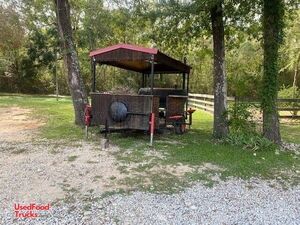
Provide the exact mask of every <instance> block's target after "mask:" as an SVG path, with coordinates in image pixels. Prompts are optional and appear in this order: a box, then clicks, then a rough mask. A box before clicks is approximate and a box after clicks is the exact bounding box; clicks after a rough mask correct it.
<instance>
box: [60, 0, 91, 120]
mask: <svg viewBox="0 0 300 225" xmlns="http://www.w3.org/2000/svg"><path fill="white" fill-rule="evenodd" d="M54 3H55V6H56V9H57V12H56V16H57V22H58V28H59V34H60V38H61V41H62V52H63V56H64V63H65V67H66V68H67V71H68V84H69V88H70V93H71V96H72V100H73V106H74V111H75V124H78V125H83V124H84V107H85V105H86V104H88V98H87V93H86V90H85V86H84V83H83V79H82V77H81V74H80V68H79V61H78V56H77V52H76V49H75V45H74V41H73V38H72V26H71V20H70V5H69V2H68V0H54Z"/></svg>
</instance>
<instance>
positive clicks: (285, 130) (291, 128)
mask: <svg viewBox="0 0 300 225" xmlns="http://www.w3.org/2000/svg"><path fill="white" fill-rule="evenodd" d="M281 136H282V139H283V140H284V141H287V142H292V143H297V144H300V123H299V120H298V122H297V123H295V124H288V125H287V124H282V125H281Z"/></svg>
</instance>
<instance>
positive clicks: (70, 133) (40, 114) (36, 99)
mask: <svg viewBox="0 0 300 225" xmlns="http://www.w3.org/2000/svg"><path fill="white" fill-rule="evenodd" d="M11 106H19V107H23V108H28V109H32V112H33V113H32V115H31V116H33V117H35V118H38V119H40V120H42V121H44V122H46V124H45V126H43V127H42V128H41V129H40V131H41V135H42V137H44V138H48V139H77V138H81V137H83V131H82V129H81V128H80V127H78V126H76V125H75V124H74V114H73V105H72V101H71V99H70V98H60V99H59V101H57V100H56V98H54V97H53V98H52V97H47V96H34V95H1V94H0V107H11Z"/></svg>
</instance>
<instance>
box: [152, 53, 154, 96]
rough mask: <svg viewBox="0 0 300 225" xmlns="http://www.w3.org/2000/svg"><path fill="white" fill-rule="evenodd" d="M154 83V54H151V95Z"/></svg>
mask: <svg viewBox="0 0 300 225" xmlns="http://www.w3.org/2000/svg"><path fill="white" fill-rule="evenodd" d="M153 85H154V55H152V56H151V95H153Z"/></svg>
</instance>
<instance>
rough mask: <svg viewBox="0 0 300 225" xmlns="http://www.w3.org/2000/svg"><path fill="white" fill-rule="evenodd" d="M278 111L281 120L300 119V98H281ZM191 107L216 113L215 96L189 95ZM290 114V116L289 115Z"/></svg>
mask: <svg viewBox="0 0 300 225" xmlns="http://www.w3.org/2000/svg"><path fill="white" fill-rule="evenodd" d="M227 101H229V102H236V103H248V104H260V102H259V101H258V100H257V99H250V98H235V97H227ZM277 104H278V108H277V109H278V111H279V115H280V117H281V118H300V115H298V112H300V99H299V98H295V99H293V98H279V99H277ZM189 106H190V107H194V108H198V109H202V110H204V111H208V112H210V113H213V112H214V96H213V95H208V94H192V93H190V94H189ZM288 112H290V114H287V113H288Z"/></svg>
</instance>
